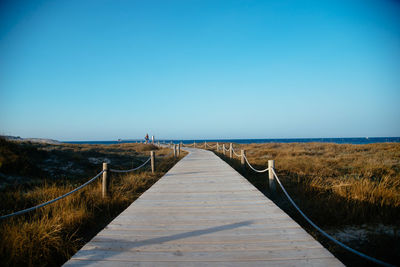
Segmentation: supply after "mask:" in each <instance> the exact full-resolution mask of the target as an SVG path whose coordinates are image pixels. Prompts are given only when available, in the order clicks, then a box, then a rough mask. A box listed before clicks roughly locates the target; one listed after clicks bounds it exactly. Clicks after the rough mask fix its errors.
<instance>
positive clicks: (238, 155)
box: [232, 147, 242, 157]
mask: <svg viewBox="0 0 400 267" xmlns="http://www.w3.org/2000/svg"><path fill="white" fill-rule="evenodd" d="M232 151H233V154H235V155H236V156H237V157H241V156H242V155H240V154H236V152H235V149H233V147H232Z"/></svg>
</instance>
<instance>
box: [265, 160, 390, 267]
mask: <svg viewBox="0 0 400 267" xmlns="http://www.w3.org/2000/svg"><path fill="white" fill-rule="evenodd" d="M272 172H273V173H274V176H275V178H276V181H277V182H278V184H279V185H280V187H281V188H282V191H283V193H285V195H286V197H287V198H288V199H289V201H290V203H292V205H293V206H294V207H295V208H296V210H297V211H298V212H299V213H300V214H301V216H303V218H304V219H306V221H307V222H308V223H309V224H311V225H312V226H313V227H314V228H315V229H317V230H318V231H319V232H320V233H321V234H322V235H323V236H325V237H326V238H328V239H329V240H331V241H332V242H334V243H335V244H337V245H339V246H341V247H342V248H344V249H346V250H348V251H350V252H353V253H354V254H356V255H358V256H360V257H362V258H364V259H367V260H370V261H372V262H374V263H376V264H380V265H383V266H394V265H392V264H389V263H386V262H384V261H381V260H378V259H375V258H373V257H371V256H368V255H365V254H364V253H362V252H359V251H357V250H355V249H353V248H351V247H349V246H347V245H345V244H343V243H342V242H340V241H338V240H336V239H335V238H333V237H332V236H331V235H329V234H328V233H326V232H325V231H324V230H322V229H321V228H319V227H318V226H317V225H316V224H315V223H314V222H313V221H311V220H310V219H309V218H308V217H307V216H306V215H305V214H304V213H303V212H302V211H301V210H300V208H299V207H298V206H297V205H296V203H295V202H294V201H293V199H292V198H291V197H290V196H289V194H288V192H287V191H286V190H285V188H284V187H283V185H282V183H281V181H280V180H279V178H278V175H276V173H275V170H274V169H273V168H272Z"/></svg>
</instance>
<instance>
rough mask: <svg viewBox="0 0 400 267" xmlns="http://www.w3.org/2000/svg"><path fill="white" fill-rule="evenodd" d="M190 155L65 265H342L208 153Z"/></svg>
mask: <svg viewBox="0 0 400 267" xmlns="http://www.w3.org/2000/svg"><path fill="white" fill-rule="evenodd" d="M188 150H189V151H190V152H191V153H190V154H189V155H188V156H186V157H185V158H184V159H182V160H181V161H180V162H179V163H178V164H177V165H176V166H174V167H173V168H172V169H171V170H170V171H169V172H168V173H167V174H166V175H165V176H164V177H163V178H161V179H160V180H159V181H158V182H157V183H156V184H155V185H153V187H151V188H150V189H149V190H148V191H146V192H145V193H144V194H143V195H142V196H141V197H140V198H139V199H137V200H136V201H135V202H134V203H133V204H132V205H131V206H129V207H128V208H127V209H126V210H125V211H124V212H123V213H122V214H120V215H119V216H118V217H117V218H116V219H114V221H112V222H111V223H110V224H109V225H108V226H107V227H106V228H105V229H104V230H102V231H101V232H100V233H99V234H98V235H97V236H96V237H94V238H93V239H92V240H91V241H90V242H89V243H88V244H86V245H85V246H84V247H83V248H82V249H81V250H80V251H78V252H77V253H76V254H75V255H74V256H73V257H72V258H71V259H70V260H69V261H68V262H67V263H66V264H65V266H277V265H279V266H293V265H295V266H299V265H300V266H340V265H342V264H341V263H340V262H339V261H338V260H337V259H336V258H335V257H334V256H333V255H332V254H331V253H330V252H328V251H327V250H326V249H325V248H323V247H322V246H321V245H320V244H319V243H318V242H317V241H315V240H314V239H313V238H312V237H311V236H310V235H309V234H307V233H306V232H305V231H304V230H303V229H302V228H301V227H300V226H299V225H298V224H297V223H296V222H294V221H293V220H292V219H291V218H290V217H289V216H288V215H286V214H285V213H284V212H283V211H282V210H280V209H279V208H278V207H277V206H276V205H275V204H274V203H273V202H271V201H270V200H269V199H267V198H266V197H265V196H264V195H263V194H261V193H260V192H259V191H258V190H257V189H256V188H255V187H254V186H253V185H251V184H250V183H249V182H248V181H247V180H246V179H245V178H243V177H242V176H241V175H240V174H239V173H237V172H236V171H235V170H234V169H232V168H231V167H230V166H229V165H228V164H226V163H225V162H224V161H222V160H221V159H220V158H218V157H217V156H215V155H214V154H213V153H212V152H209V151H205V150H199V149H188Z"/></svg>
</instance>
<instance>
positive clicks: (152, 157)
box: [150, 151, 156, 173]
mask: <svg viewBox="0 0 400 267" xmlns="http://www.w3.org/2000/svg"><path fill="white" fill-rule="evenodd" d="M150 161H151V173H154V171H155V168H156V157H155V153H154V151H150Z"/></svg>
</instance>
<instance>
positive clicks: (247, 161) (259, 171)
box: [244, 156, 269, 173]
mask: <svg viewBox="0 0 400 267" xmlns="http://www.w3.org/2000/svg"><path fill="white" fill-rule="evenodd" d="M244 159H245V161H246V163H247V165H249V167H250V168H251V169H252V170H253V171H255V172H258V173H264V172H267V171H269V168H266V169H264V170H257V169H255V168H254V167H253V166H251V164H250V162H249V160H248V159H247V157H246V156H244Z"/></svg>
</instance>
